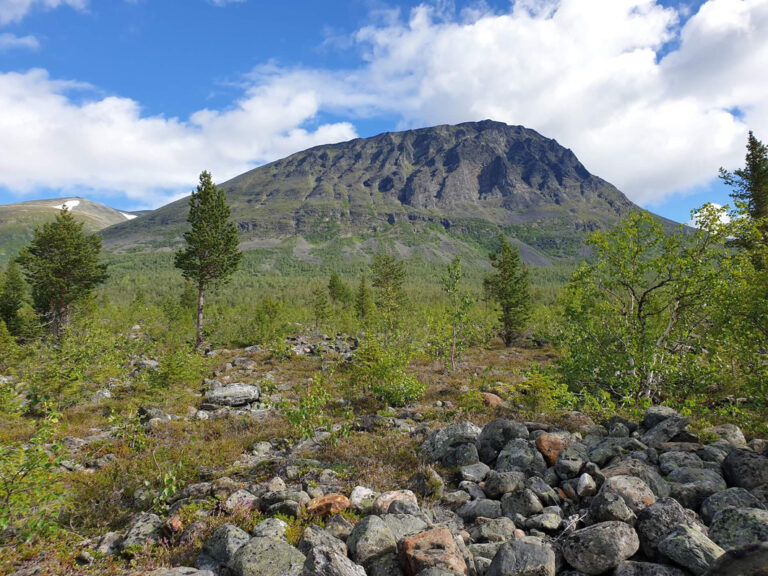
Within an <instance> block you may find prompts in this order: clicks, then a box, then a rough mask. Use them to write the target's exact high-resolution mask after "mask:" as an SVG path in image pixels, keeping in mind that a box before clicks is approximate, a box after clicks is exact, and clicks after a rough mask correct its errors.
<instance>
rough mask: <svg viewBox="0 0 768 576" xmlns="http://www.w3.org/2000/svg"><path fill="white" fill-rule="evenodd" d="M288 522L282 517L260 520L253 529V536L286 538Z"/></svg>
mask: <svg viewBox="0 0 768 576" xmlns="http://www.w3.org/2000/svg"><path fill="white" fill-rule="evenodd" d="M287 528H288V524H286V523H285V521H284V520H280V518H267V519H265V520H263V521H262V522H259V523H258V524H257V525H256V526H255V527H254V528H253V530H252V531H251V536H253V537H255V538H275V539H280V538H285V530H286V529H287Z"/></svg>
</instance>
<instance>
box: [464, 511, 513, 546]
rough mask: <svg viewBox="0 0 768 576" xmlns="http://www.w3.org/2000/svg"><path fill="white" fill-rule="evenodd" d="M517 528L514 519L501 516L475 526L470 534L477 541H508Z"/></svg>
mask: <svg viewBox="0 0 768 576" xmlns="http://www.w3.org/2000/svg"><path fill="white" fill-rule="evenodd" d="M515 528H516V527H515V523H514V522H512V520H510V519H509V518H506V517H501V518H495V519H493V520H491V521H490V522H485V523H484V524H480V525H479V526H475V527H474V528H472V530H471V531H470V533H469V535H470V537H471V538H472V541H473V542H476V543H484V542H506V541H507V540H509V539H511V538H512V536H513V535H514V533H515Z"/></svg>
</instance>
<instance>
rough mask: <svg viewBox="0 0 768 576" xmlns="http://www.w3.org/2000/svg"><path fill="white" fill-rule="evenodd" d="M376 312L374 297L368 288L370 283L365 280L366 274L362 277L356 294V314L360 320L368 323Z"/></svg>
mask: <svg viewBox="0 0 768 576" xmlns="http://www.w3.org/2000/svg"><path fill="white" fill-rule="evenodd" d="M373 312H374V303H373V296H371V290H370V288H368V281H367V280H366V278H365V274H363V275H362V276H361V277H360V284H359V285H358V287H357V293H356V294H355V313H357V317H358V318H360V320H362V321H364V322H367V321H368V320H370V318H371V316H372V315H373Z"/></svg>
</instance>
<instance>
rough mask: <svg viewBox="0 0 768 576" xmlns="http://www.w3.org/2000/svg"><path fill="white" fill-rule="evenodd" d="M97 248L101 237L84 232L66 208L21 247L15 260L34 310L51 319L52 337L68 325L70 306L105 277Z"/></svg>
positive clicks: (55, 336)
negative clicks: (24, 278)
mask: <svg viewBox="0 0 768 576" xmlns="http://www.w3.org/2000/svg"><path fill="white" fill-rule="evenodd" d="M100 251H101V237H100V236H98V235H96V234H86V233H85V232H84V231H83V224H82V223H81V222H77V221H75V219H74V218H73V217H72V214H70V212H69V211H68V210H66V209H64V210H62V211H61V212H60V213H59V214H58V215H57V216H56V220H55V221H53V222H49V223H47V224H44V225H43V226H40V227H38V228H37V229H36V230H35V234H34V237H33V238H32V242H31V244H30V245H29V246H27V247H26V248H23V249H22V250H21V253H20V254H19V257H18V262H19V263H20V264H21V266H22V268H23V269H24V276H25V277H26V280H27V282H28V283H29V285H30V286H31V287H32V299H33V301H34V307H35V311H36V312H37V313H38V314H40V315H41V316H43V317H44V318H45V319H46V320H47V321H48V322H50V325H51V330H52V332H53V336H54V339H56V340H58V338H59V331H60V328H61V327H62V326H65V325H67V324H69V321H70V317H71V307H72V305H73V304H75V303H77V302H78V301H82V300H83V299H84V298H86V297H87V296H88V295H89V294H91V292H92V291H93V289H94V288H96V286H98V285H99V284H101V283H103V282H104V281H105V280H106V279H107V265H106V264H105V263H102V262H99V252H100Z"/></svg>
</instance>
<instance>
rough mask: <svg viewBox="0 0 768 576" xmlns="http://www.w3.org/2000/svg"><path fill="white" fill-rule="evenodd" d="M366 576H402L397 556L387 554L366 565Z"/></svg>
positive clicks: (392, 553) (391, 553)
mask: <svg viewBox="0 0 768 576" xmlns="http://www.w3.org/2000/svg"><path fill="white" fill-rule="evenodd" d="M366 572H367V573H368V576H403V570H402V568H400V562H399V561H398V559H397V554H395V553H394V552H389V553H386V554H384V555H383V556H381V557H379V558H375V559H373V560H371V562H370V563H369V564H368V565H366Z"/></svg>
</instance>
